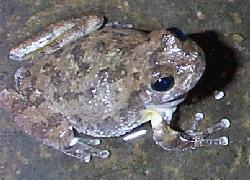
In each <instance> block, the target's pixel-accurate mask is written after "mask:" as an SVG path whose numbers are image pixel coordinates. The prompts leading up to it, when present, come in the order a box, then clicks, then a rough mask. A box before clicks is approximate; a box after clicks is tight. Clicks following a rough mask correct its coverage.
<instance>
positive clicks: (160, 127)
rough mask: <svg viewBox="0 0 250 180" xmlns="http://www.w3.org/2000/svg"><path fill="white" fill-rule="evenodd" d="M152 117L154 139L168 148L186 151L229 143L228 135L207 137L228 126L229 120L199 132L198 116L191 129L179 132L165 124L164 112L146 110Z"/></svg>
mask: <svg viewBox="0 0 250 180" xmlns="http://www.w3.org/2000/svg"><path fill="white" fill-rule="evenodd" d="M146 111H147V112H146V113H148V116H149V117H150V119H151V125H152V129H153V139H154V141H155V142H156V144H157V145H159V146H161V147H162V148H163V149H166V150H173V151H186V150H190V149H196V148H199V147H203V146H210V145H227V144H228V139H227V137H220V138H218V139H208V138H207V137H208V136H209V135H211V134H213V133H214V132H216V131H219V130H221V129H224V128H228V127H229V125H230V123H229V121H227V120H222V121H221V122H220V123H218V124H215V125H214V126H213V127H210V128H207V129H205V130H204V131H202V132H197V127H198V124H199V122H200V121H201V119H198V118H196V119H195V121H194V123H193V125H192V127H191V128H190V130H186V131H182V132H178V131H175V130H174V129H172V128H171V127H170V124H165V123H164V122H166V121H164V120H163V118H162V113H159V112H157V111H155V110H146Z"/></svg>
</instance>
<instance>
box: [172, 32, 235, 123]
mask: <svg viewBox="0 0 250 180" xmlns="http://www.w3.org/2000/svg"><path fill="white" fill-rule="evenodd" d="M188 37H189V38H190V39H192V40H194V41H195V42H197V44H198V45H199V46H200V47H201V48H202V49H203V51H204V53H205V58H206V69H205V72H204V75H203V76H202V77H201V79H200V80H199V82H198V83H197V85H196V86H195V87H194V88H193V89H192V90H191V91H190V93H189V95H188V97H187V99H186V100H185V101H184V104H193V103H195V102H198V101H201V100H202V99H203V98H205V97H207V96H211V95H212V96H213V93H214V91H215V90H223V88H224V87H226V86H227V84H228V83H230V81H231V80H232V79H233V77H234V74H235V72H236V69H237V66H238V63H237V61H236V59H237V57H236V53H235V51H234V50H233V49H232V48H230V46H229V45H227V44H226V43H225V42H223V41H221V40H220V38H219V37H220V34H219V33H217V32H215V31H206V32H202V33H197V34H190V35H188ZM177 114H178V113H177ZM178 119H179V118H178V115H177V117H176V118H175V120H174V122H173V126H174V127H177V126H176V125H177V122H178Z"/></svg>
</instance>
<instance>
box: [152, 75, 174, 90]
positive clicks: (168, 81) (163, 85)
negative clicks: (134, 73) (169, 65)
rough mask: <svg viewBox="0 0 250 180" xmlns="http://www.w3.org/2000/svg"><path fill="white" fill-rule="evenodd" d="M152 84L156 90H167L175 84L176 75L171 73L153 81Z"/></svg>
mask: <svg viewBox="0 0 250 180" xmlns="http://www.w3.org/2000/svg"><path fill="white" fill-rule="evenodd" d="M151 86H152V89H153V90H155V91H167V90H169V89H171V88H172V87H173V86H174V77H173V76H171V75H170V76H166V77H162V78H159V79H158V80H157V81H155V82H154V83H152V85H151Z"/></svg>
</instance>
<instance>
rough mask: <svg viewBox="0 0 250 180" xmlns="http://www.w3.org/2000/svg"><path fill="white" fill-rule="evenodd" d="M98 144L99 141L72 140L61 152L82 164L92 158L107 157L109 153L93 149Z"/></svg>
mask: <svg viewBox="0 0 250 180" xmlns="http://www.w3.org/2000/svg"><path fill="white" fill-rule="evenodd" d="M99 144H100V140H99V139H81V138H74V139H72V141H71V143H70V144H69V146H68V147H66V148H65V149H64V150H63V152H64V153H65V154H67V155H69V156H72V157H75V158H77V159H80V160H82V161H84V162H89V161H90V159H91V157H92V156H96V157H100V158H107V157H109V154H110V153H109V151H108V150H100V149H97V148H94V147H93V146H96V145H99Z"/></svg>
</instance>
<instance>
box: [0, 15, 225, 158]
mask: <svg viewBox="0 0 250 180" xmlns="http://www.w3.org/2000/svg"><path fill="white" fill-rule="evenodd" d="M9 57H10V59H12V60H16V61H26V62H27V63H25V64H26V65H25V66H22V67H20V68H19V69H18V70H17V71H16V73H15V81H16V88H15V89H13V88H6V89H4V90H2V91H1V92H0V107H1V108H3V109H5V110H6V111H7V112H9V114H10V115H11V118H12V119H13V120H14V122H15V123H16V124H17V125H18V126H19V127H20V128H21V129H22V130H23V131H24V132H26V133H27V134H29V135H31V136H32V137H35V138H36V139H37V140H39V141H41V142H42V143H44V144H46V145H49V146H52V147H53V148H55V149H58V150H60V151H62V152H64V153H66V154H68V155H71V156H73V157H76V158H78V159H82V160H84V161H86V162H88V161H89V160H90V157H91V156H99V157H102V158H106V157H108V156H109V151H107V150H99V149H97V148H95V147H93V146H95V145H98V144H99V143H100V142H99V140H98V139H80V138H79V137H75V133H74V132H78V133H83V134H86V135H90V136H93V137H117V136H121V135H124V134H126V133H128V132H130V131H131V130H133V129H134V128H136V127H138V126H140V125H141V124H143V123H146V122H148V121H150V122H151V125H152V128H153V139H154V141H155V142H156V144H158V145H159V146H161V147H162V148H163V149H166V150H174V151H185V150H189V149H195V148H197V147H202V146H206V145H211V144H220V145H225V144H227V142H225V141H227V139H226V138H225V137H221V138H219V139H207V138H206V137H207V136H208V135H209V134H212V133H213V131H217V130H220V129H222V128H225V127H226V125H225V124H226V123H225V122H224V123H223V122H220V123H218V124H216V125H215V126H214V127H212V128H210V130H211V131H209V132H208V130H205V131H204V132H197V131H196V130H197V129H196V128H191V129H190V130H187V131H183V132H181V133H180V132H177V131H175V130H173V129H171V128H170V121H171V119H172V113H173V112H174V111H175V109H176V106H177V105H178V104H179V103H181V102H182V101H183V100H184V99H185V97H186V95H187V93H188V91H189V90H191V89H192V88H193V87H194V86H195V84H196V83H197V81H198V80H199V79H200V77H201V76H202V74H203V72H204V69H205V59H204V55H203V52H202V50H201V48H200V47H199V46H198V45H197V44H196V43H195V42H193V41H191V40H189V39H187V40H180V39H178V38H177V37H176V36H175V35H174V34H171V33H170V32H169V31H167V30H166V29H162V30H159V31H153V32H151V33H145V32H142V31H139V30H135V29H131V28H121V27H119V26H118V27H112V26H103V18H100V17H97V16H84V17H80V18H72V19H68V20H62V21H60V22H58V23H56V24H52V25H50V26H48V27H46V28H45V30H43V31H42V32H40V33H38V34H37V35H35V36H34V37H33V38H31V39H28V40H27V41H25V42H23V43H20V44H18V45H17V46H15V47H13V48H12V49H11V50H10V55H9ZM165 122H166V123H165ZM197 124H198V121H197V120H196V121H195V122H194V126H193V127H196V126H197ZM208 129H209V128H208Z"/></svg>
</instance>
